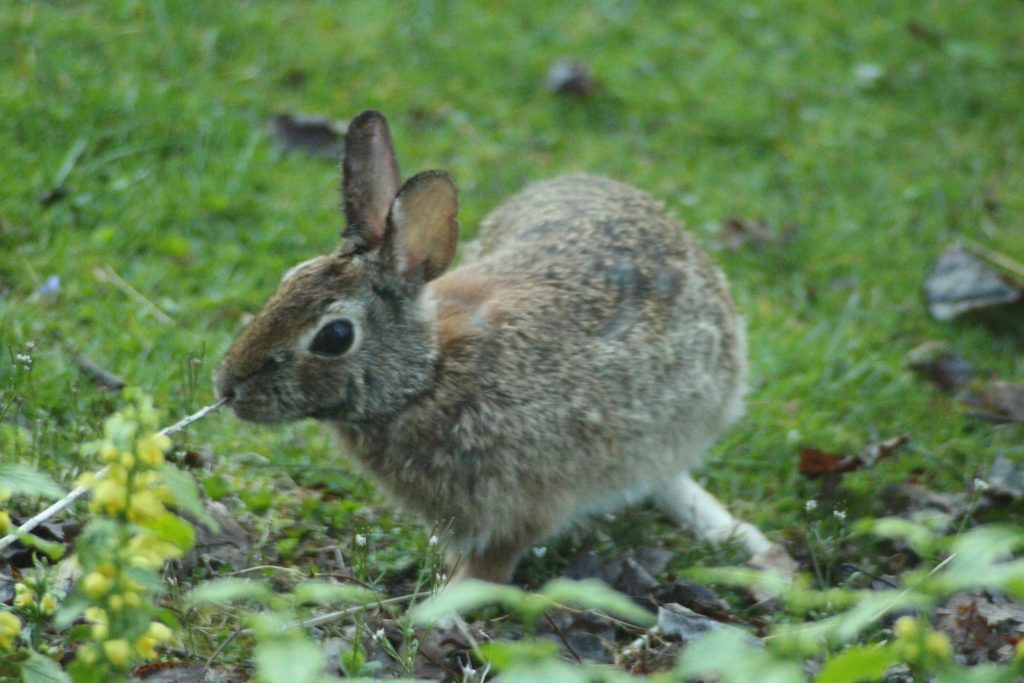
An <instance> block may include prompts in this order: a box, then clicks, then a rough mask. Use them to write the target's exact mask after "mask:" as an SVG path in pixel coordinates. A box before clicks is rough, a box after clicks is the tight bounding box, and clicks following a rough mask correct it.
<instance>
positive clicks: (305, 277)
mask: <svg viewBox="0 0 1024 683" xmlns="http://www.w3.org/2000/svg"><path fill="white" fill-rule="evenodd" d="M342 170H343V180H342V194H343V208H344V215H345V219H346V222H347V226H346V227H345V228H344V230H343V232H342V240H341V243H340V245H339V247H338V248H337V249H336V250H335V251H333V252H332V253H329V254H326V255H324V256H319V257H316V258H314V259H312V260H309V261H306V262H304V263H301V264H299V265H298V266H295V267H294V268H292V269H291V270H289V271H288V272H287V273H285V275H284V277H283V279H282V281H281V283H280V287H279V289H278V291H277V293H276V294H274V295H273V296H272V297H271V298H270V300H269V301H268V302H267V303H266V305H265V306H264V307H263V309H262V310H261V311H260V312H259V313H258V314H257V315H256V316H255V317H254V318H253V319H252V321H251V322H250V323H249V324H248V325H247V326H246V327H245V328H244V329H243V330H242V332H241V333H240V334H239V336H238V338H237V339H236V340H235V341H234V343H233V344H232V346H231V347H230V349H229V350H228V352H227V353H226V355H225V356H224V358H223V360H222V362H221V364H220V365H219V367H218V369H217V371H216V374H215V385H216V391H217V393H218V395H219V396H220V397H221V398H223V399H225V400H227V401H228V402H229V404H230V406H231V408H232V410H233V412H234V413H235V415H236V416H237V417H239V418H241V419H243V420H249V421H254V422H284V421H291V420H298V419H302V418H313V419H316V420H319V421H321V422H323V423H325V424H326V425H327V426H329V427H330V429H331V430H333V431H334V432H336V433H337V435H338V437H340V440H341V442H342V446H343V449H344V451H345V452H346V453H348V454H349V455H350V456H352V457H354V458H355V459H356V460H357V461H358V462H359V463H360V464H361V466H362V467H363V468H364V469H365V470H366V471H367V472H368V473H369V474H370V475H371V476H372V477H373V478H374V479H375V480H376V481H377V482H378V483H379V485H380V486H381V487H383V488H384V489H385V490H386V491H387V492H388V493H389V494H390V495H391V497H392V498H393V499H394V500H395V501H397V502H398V503H399V504H401V505H402V506H404V507H405V508H407V509H408V510H411V511H413V512H415V513H418V514H419V515H420V516H422V517H423V518H425V520H427V521H428V522H431V523H435V524H442V525H450V527H449V528H450V530H451V540H450V543H449V551H450V553H451V561H452V562H453V563H457V565H458V566H457V569H456V570H455V577H454V578H453V580H460V579H464V578H475V579H482V580H489V581H496V582H504V581H508V580H509V579H510V578H511V574H512V571H513V569H514V567H515V565H516V562H517V559H518V558H519V557H520V556H521V555H522V554H523V552H524V551H525V550H526V549H528V548H530V547H531V546H534V545H537V544H539V543H541V542H543V541H544V540H545V539H546V538H548V537H550V536H552V535H553V534H556V533H557V532H558V531H559V530H560V529H562V528H564V527H566V526H567V525H569V524H570V523H573V522H575V521H577V520H579V519H581V518H583V517H585V516H587V515H590V514H594V513H598V512H608V511H613V510H615V509H617V508H619V507H621V506H623V505H625V504H629V503H632V502H635V501H638V500H640V499H642V498H644V497H646V496H653V497H654V498H655V499H656V500H657V502H659V503H660V504H661V506H662V507H663V508H664V510H665V511H666V512H667V513H668V514H669V515H670V516H671V517H673V518H675V519H676V520H678V521H679V522H680V523H683V524H686V525H689V526H691V527H693V528H694V529H695V531H696V532H697V533H698V534H699V535H700V536H702V537H704V538H706V539H709V540H711V541H714V542H718V541H723V540H725V539H728V538H735V539H737V540H739V541H740V542H741V543H742V544H743V546H744V548H745V549H746V551H747V552H748V553H750V554H751V555H753V556H754V557H755V558H756V557H765V556H767V555H768V554H770V553H772V552H774V551H778V550H779V548H780V546H776V545H773V544H772V543H770V542H769V541H768V540H767V539H766V538H765V536H764V535H763V534H762V533H761V532H760V531H759V530H758V529H757V528H755V527H754V526H752V525H750V524H747V523H745V522H741V521H737V520H736V519H734V518H733V516H732V515H731V514H730V513H729V512H728V511H727V510H726V509H725V508H724V507H723V506H722V505H721V504H720V503H719V502H718V501H717V500H716V499H715V498H713V497H712V496H711V495H710V494H709V493H708V492H706V491H705V490H704V489H703V488H701V487H700V486H699V485H698V484H697V483H696V482H695V481H694V480H693V478H691V476H690V475H689V474H688V473H689V471H690V470H691V468H693V467H695V466H696V465H698V464H699V462H700V458H701V455H702V454H703V453H704V451H705V450H707V448H708V446H709V445H710V444H711V443H712V441H713V440H714V439H715V438H716V437H717V436H719V435H720V434H721V433H722V432H723V430H725V429H726V428H727V427H729V426H730V425H731V424H733V423H734V422H735V421H736V420H737V419H738V418H739V417H740V415H741V414H742V412H743V401H744V393H745V376H746V374H747V365H746V360H745V339H744V328H743V324H742V322H741V319H740V317H739V316H738V315H737V312H736V309H735V307H734V305H733V302H732V299H731V297H730V294H729V290H728V287H727V284H726V281H725V278H724V277H723V275H722V273H721V272H720V271H719V270H718V268H716V267H715V265H713V264H712V262H711V260H710V259H709V258H708V257H707V256H706V255H705V254H704V253H703V252H702V251H701V250H700V249H699V248H698V246H697V244H696V242H695V241H694V238H693V237H692V236H691V235H689V234H688V233H687V232H686V231H685V230H684V229H683V226H682V225H681V224H680V223H679V222H678V221H677V220H675V219H673V218H672V217H670V216H669V215H668V214H667V213H666V210H665V209H664V207H663V206H662V205H661V204H660V203H658V202H657V201H655V200H654V199H652V198H651V197H650V196H648V195H647V194H645V193H643V192H641V191H640V190H637V189H634V188H633V187H630V186H628V185H625V184H622V183H620V182H616V181H613V180H609V179H605V178H602V177H596V176H592V175H569V176H564V177H558V178H555V179H553V180H547V181H543V182H538V183H536V184H532V185H529V186H528V187H527V188H526V189H524V190H522V191H521V192H520V193H519V194H517V195H515V196H514V197H512V198H511V199H509V200H507V201H506V202H505V203H504V204H502V205H501V206H499V207H498V208H497V209H495V210H494V211H493V212H492V213H491V214H490V215H488V216H487V217H486V218H485V219H484V220H483V222H482V224H481V226H480V230H479V234H478V239H477V244H476V246H477V247H478V248H477V249H476V251H477V254H476V255H475V256H474V257H473V258H471V259H467V260H466V262H465V263H463V264H461V265H460V266H459V267H458V268H456V269H454V270H451V271H448V270H447V269H448V267H449V265H450V264H451V262H452V260H453V257H454V256H455V252H456V247H457V244H458V235H459V223H458V218H457V214H458V202H459V200H458V193H457V190H456V186H455V183H454V181H453V179H452V177H451V176H450V175H449V174H448V173H446V172H443V171H425V172H422V173H419V174H417V175H414V176H412V177H411V178H409V179H408V180H406V181H405V182H404V183H402V182H401V180H400V176H399V170H398V163H397V161H396V157H395V152H394V148H393V146H392V142H391V135H390V132H389V129H388V125H387V122H386V120H385V118H384V117H383V116H382V115H381V114H380V113H379V112H377V111H373V110H369V111H365V112H363V113H361V114H359V115H358V116H356V117H355V118H354V119H353V120H352V121H351V123H350V124H349V128H348V131H347V133H346V137H345V151H344V158H343V162H342Z"/></svg>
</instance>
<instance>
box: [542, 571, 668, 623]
mask: <svg viewBox="0 0 1024 683" xmlns="http://www.w3.org/2000/svg"><path fill="white" fill-rule="evenodd" d="M540 594H541V595H543V596H544V597H546V598H548V599H550V600H551V601H552V602H556V603H559V604H565V603H569V604H573V605H579V606H580V607H586V608H589V609H596V610H600V611H602V612H607V613H608V614H611V615H613V616H617V617H621V618H622V619H628V620H629V621H631V622H633V623H634V624H638V625H640V626H653V625H654V623H655V622H656V621H657V620H656V619H655V617H654V615H653V614H651V613H650V612H648V611H647V610H645V609H643V608H642V607H640V606H639V605H637V604H636V603H635V602H633V601H632V600H631V599H630V598H629V597H627V596H625V595H623V594H622V593H619V592H618V591H615V590H613V589H611V588H609V587H608V585H607V584H605V583H603V582H602V581H598V580H597V579H584V580H582V581H573V580H572V579H554V580H553V581H549V582H548V583H547V584H546V585H545V586H544V588H543V589H541V592H540Z"/></svg>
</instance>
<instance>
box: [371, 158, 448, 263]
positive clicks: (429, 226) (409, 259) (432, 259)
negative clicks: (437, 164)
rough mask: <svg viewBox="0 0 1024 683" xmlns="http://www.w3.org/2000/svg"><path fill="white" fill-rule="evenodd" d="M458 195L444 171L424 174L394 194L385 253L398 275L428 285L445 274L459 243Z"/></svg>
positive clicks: (410, 180)
mask: <svg viewBox="0 0 1024 683" xmlns="http://www.w3.org/2000/svg"><path fill="white" fill-rule="evenodd" d="M458 213H459V193H458V190H457V189H456V188H455V181H454V180H453V179H452V177H451V176H450V175H448V174H447V173H445V172H444V171H424V172H423V173H418V174H416V175H414V176H413V177H412V178H409V180H407V181H406V182H405V185H403V186H402V189H401V190H399V191H398V196H397V197H395V203H394V204H393V205H392V206H391V215H390V217H389V219H388V223H389V231H388V236H387V242H386V245H385V250H386V252H387V254H388V256H390V257H391V259H392V262H393V263H394V267H395V270H396V271H397V272H398V274H399V275H400V276H401V277H402V278H404V279H406V280H412V279H414V278H421V279H422V281H423V282H429V281H430V280H433V279H434V278H435V277H437V276H438V275H440V274H441V273H443V272H444V271H445V269H446V268H447V267H448V265H449V264H450V263H451V262H452V257H453V256H455V248H456V247H457V246H458V243H459V221H458Z"/></svg>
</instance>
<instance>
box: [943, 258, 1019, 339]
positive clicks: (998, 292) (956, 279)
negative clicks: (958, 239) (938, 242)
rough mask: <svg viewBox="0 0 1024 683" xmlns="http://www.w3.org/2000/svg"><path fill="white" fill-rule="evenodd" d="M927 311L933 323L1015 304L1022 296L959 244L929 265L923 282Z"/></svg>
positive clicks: (1009, 283) (1008, 281)
mask: <svg viewBox="0 0 1024 683" xmlns="http://www.w3.org/2000/svg"><path fill="white" fill-rule="evenodd" d="M924 294H925V299H926V301H927V302H928V311H929V312H930V313H931V314H932V317H934V318H935V319H936V320H942V321H946V320H952V319H953V318H955V317H957V316H958V315H962V314H963V313H967V312H969V311H976V310H979V309H984V308H991V307H993V306H1002V305H1006V304H1012V303H1016V302H1018V301H1020V300H1021V298H1022V296H1024V293H1022V290H1021V287H1020V286H1019V285H1018V284H1016V283H1014V282H1012V281H1010V280H1009V279H1008V278H1007V277H1005V276H1004V275H1002V274H1001V273H1000V272H999V271H998V270H996V269H995V268H993V267H992V266H990V265H988V264H987V263H985V262H984V261H983V260H982V259H981V258H980V257H979V256H977V255H975V254H974V253H971V251H968V250H967V249H966V248H964V247H963V246H961V245H959V244H954V245H952V246H950V247H949V248H947V249H946V251H944V252H943V253H942V255H941V256H939V258H938V259H937V260H936V261H935V263H933V264H932V268H931V270H930V271H929V272H928V275H927V277H926V278H925V282H924Z"/></svg>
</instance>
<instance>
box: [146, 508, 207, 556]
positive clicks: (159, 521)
mask: <svg viewBox="0 0 1024 683" xmlns="http://www.w3.org/2000/svg"><path fill="white" fill-rule="evenodd" d="M142 526H144V527H146V528H147V529H149V530H150V531H152V532H153V533H154V534H156V537H157V538H159V539H160V540H161V541H167V542H168V543H170V544H172V545H174V546H176V547H178V548H181V549H182V550H189V549H190V548H191V547H192V546H193V545H195V542H196V530H195V529H194V528H193V527H192V525H191V524H189V523H188V522H186V521H185V520H183V519H182V518H181V517H178V515H176V514H174V513H173V512H164V513H163V514H162V515H160V516H158V517H156V518H154V519H149V520H146V521H145V522H144V523H143V524H142Z"/></svg>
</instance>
